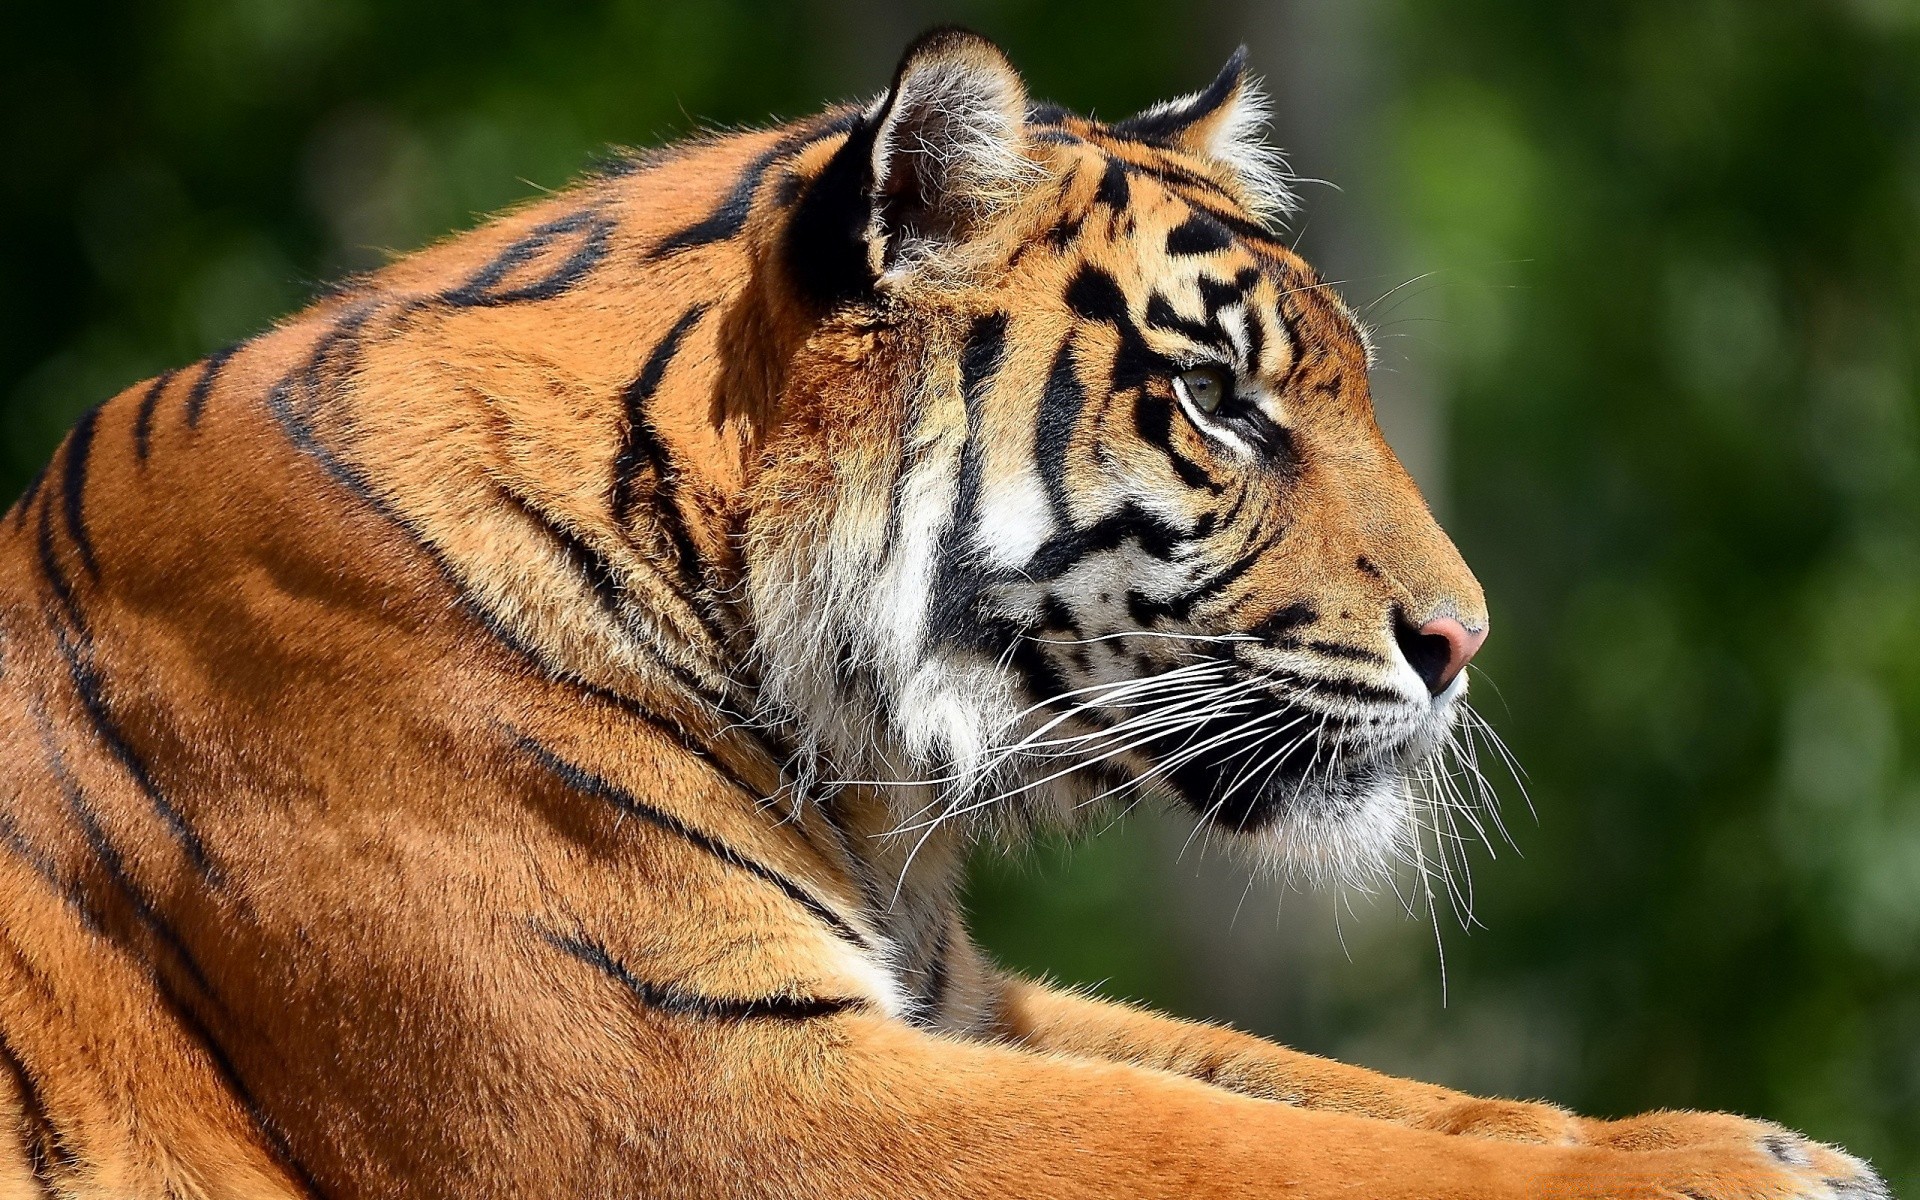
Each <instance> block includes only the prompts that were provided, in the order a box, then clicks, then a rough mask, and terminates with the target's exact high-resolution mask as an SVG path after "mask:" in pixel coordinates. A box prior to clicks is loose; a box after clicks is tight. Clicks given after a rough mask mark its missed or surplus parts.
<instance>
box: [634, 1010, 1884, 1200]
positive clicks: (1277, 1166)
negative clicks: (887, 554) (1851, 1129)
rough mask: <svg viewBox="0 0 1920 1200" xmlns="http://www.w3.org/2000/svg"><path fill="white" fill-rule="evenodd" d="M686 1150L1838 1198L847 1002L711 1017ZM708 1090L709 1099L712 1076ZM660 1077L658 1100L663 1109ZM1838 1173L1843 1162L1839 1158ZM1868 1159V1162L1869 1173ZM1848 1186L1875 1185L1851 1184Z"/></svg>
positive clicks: (832, 1162)
mask: <svg viewBox="0 0 1920 1200" xmlns="http://www.w3.org/2000/svg"><path fill="white" fill-rule="evenodd" d="M698 1040H699V1041H700V1042H703V1043H705V1050H704V1052H701V1053H697V1054H693V1055H690V1056H686V1057H683V1058H682V1061H683V1062H687V1063H689V1064H690V1065H693V1064H695V1063H696V1062H697V1064H698V1065H699V1066H700V1068H701V1069H700V1071H699V1075H700V1082H699V1083H698V1084H697V1085H694V1086H693V1087H692V1088H691V1089H690V1093H689V1095H687V1096H682V1097H680V1098H678V1099H676V1100H675V1101H674V1104H675V1105H676V1106H677V1108H678V1111H679V1113H680V1118H679V1119H678V1120H677V1121H676V1123H675V1125H676V1128H677V1129H678V1130H679V1134H678V1138H677V1140H679V1141H680V1142H682V1143H683V1149H682V1151H681V1152H679V1153H674V1154H671V1155H669V1156H668V1157H667V1158H666V1159H664V1160H662V1159H657V1158H656V1159H655V1160H654V1164H655V1167H656V1169H658V1170H659V1171H660V1172H661V1173H660V1174H659V1175H658V1176H656V1177H654V1178H652V1179H649V1180H639V1181H636V1182H639V1183H641V1184H643V1190H644V1191H645V1192H646V1193H647V1194H650V1195H651V1194H667V1195H689V1196H691V1195H701V1196H728V1197H747V1196H752V1197H776V1196H777V1197H788V1196H797V1195H805V1196H820V1197H852V1196H860V1197H873V1198H876V1200H907V1198H909V1197H915V1198H917V1197H943V1198H945V1197H957V1198H969V1200H970V1198H976V1197H977V1198H980V1200H985V1198H987V1197H994V1198H996V1200H997V1198H999V1197H1006V1196H1021V1197H1040V1198H1061V1200H1064V1198H1068V1197H1096V1196H1098V1197H1114V1196H1126V1197H1141V1198H1157V1197H1165V1198H1168V1200H1171V1198H1173V1197H1209V1196H1220V1197H1228V1196H1232V1197H1246V1196H1276V1197H1277V1196H1287V1197H1291V1198H1293V1200H1320V1198H1323V1197H1324V1198H1327V1200H1331V1198H1333V1197H1342V1198H1347V1197H1353V1196H1365V1197H1368V1198H1369V1200H1413V1198H1415V1197H1420V1198H1421V1200H1523V1198H1524V1200H1536V1198H1538V1197H1544V1196H1551V1197H1555V1198H1557V1200H1602V1198H1622V1197H1668V1198H1672V1200H1677V1198H1679V1197H1693V1198H1695V1200H1815V1198H1820V1200H1838V1198H1839V1197H1857V1196H1865V1195H1868V1194H1870V1193H1868V1192H1865V1191H1860V1190H1854V1191H1851V1192H1849V1191H1846V1190H1844V1188H1840V1187H1836V1186H1835V1184H1834V1183H1833V1182H1831V1181H1830V1179H1829V1175H1828V1174H1827V1172H1829V1171H1830V1170H1832V1167H1831V1166H1830V1165H1829V1164H1826V1163H1821V1164H1817V1165H1799V1164H1795V1163H1792V1162H1785V1161H1782V1160H1781V1159H1780V1158H1779V1157H1778V1156H1775V1155H1772V1154H1770V1153H1768V1152H1767V1150H1766V1149H1765V1148H1764V1147H1758V1146H1747V1145H1734V1144H1728V1145H1718V1146H1703V1147H1696V1148H1689V1149H1684V1150H1650V1151H1624V1150H1616V1149H1609V1148H1604V1147H1591V1146H1548V1145H1539V1144H1526V1143H1517V1142H1503V1141H1497V1140H1492V1139H1484V1138H1470V1137H1457V1136H1449V1135H1446V1134H1442V1133H1437V1132H1433V1131H1431V1130H1424V1129H1417V1128H1411V1127H1409V1126H1406V1125H1402V1124H1396V1123H1393V1122H1388V1121H1379V1120H1373V1119H1369V1118H1364V1117H1357V1116H1351V1115H1347V1114H1344V1113H1333V1112H1316V1111H1312V1110H1309V1109H1304V1108H1299V1107H1294V1106H1290V1105H1285V1104H1280V1103H1276V1102H1273V1101H1268V1100H1259V1099H1255V1098H1252V1097H1249V1096H1243V1095H1238V1094H1235V1093H1233V1092H1230V1091H1227V1090H1225V1089H1222V1088H1218V1087H1212V1086H1208V1085H1206V1084H1203V1083H1200V1082H1198V1081H1196V1080H1192V1079H1185V1078H1181V1077H1178V1076H1175V1075H1172V1074H1169V1073H1167V1072H1164V1071H1157V1070H1150V1069H1143V1068H1140V1067H1135V1066H1130V1065H1125V1064H1119V1063H1112V1062H1102V1061H1096V1060H1092V1059H1085V1058H1076V1057H1070V1056H1065V1055H1059V1054H1044V1055H1043V1054H1034V1053H1030V1052H1026V1051H1023V1050H1019V1049H1015V1048H1011V1047H1007V1046H1003V1045H991V1044H977V1043H968V1042H961V1041H957V1040H953V1039H947V1038H940V1037H934V1036H930V1035H927V1034H923V1033H921V1032H919V1031H917V1030H914V1029H912V1028H910V1027H907V1026H904V1025H902V1024H900V1023H899V1022H897V1021H889V1020H884V1019H881V1018H879V1017H876V1016H873V1015H869V1014H858V1013H855V1014H846V1015H842V1016H837V1017H833V1018H828V1019H822V1020H815V1021H808V1022H792V1023H787V1022H774V1021H759V1022H741V1023H736V1024H734V1025H732V1026H729V1027H727V1028H725V1029H716V1030H713V1031H711V1032H710V1033H703V1034H700V1035H698ZM695 1096H697V1099H695V1098H694V1097H695ZM659 1101H660V1098H658V1097H655V1098H653V1103H652V1104H651V1106H650V1108H651V1109H652V1110H653V1111H655V1112H658V1111H659ZM1838 1178H1839V1177H1837V1176H1835V1177H1833V1179H1836V1180H1837V1179H1838ZM1849 1178H1851V1177H1849ZM1846 1186H1849V1187H1851V1186H1855V1185H1853V1184H1852V1183H1848V1184H1847V1185H1846Z"/></svg>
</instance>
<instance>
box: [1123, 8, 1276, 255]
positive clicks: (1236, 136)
mask: <svg viewBox="0 0 1920 1200" xmlns="http://www.w3.org/2000/svg"><path fill="white" fill-rule="evenodd" d="M1266 126H1267V101H1266V95H1265V93H1264V92H1263V91H1262V90H1261V88H1260V81H1259V80H1258V79H1256V78H1254V77H1253V76H1252V75H1250V74H1248V73H1247V48H1246V47H1245V46H1242V47H1240V48H1239V49H1237V50H1235V51H1234V52H1233V56H1232V57H1231V58H1229V59H1227V65H1226V66H1224V67H1222V68H1220V73H1219V74H1218V75H1215V76H1214V77H1213V82H1212V83H1209V84H1208V85H1207V86H1206V87H1204V88H1202V89H1200V90H1199V91H1197V92H1192V93H1190V94H1188V95H1185V96H1181V97H1178V98H1176V99H1173V100H1167V101H1164V102H1162V103H1160V104H1156V105H1154V106H1153V107H1152V108H1149V109H1148V110H1147V111H1145V112H1143V113H1140V114H1138V115H1136V116H1131V117H1128V118H1127V119H1126V120H1124V121H1119V122H1116V123H1115V124H1114V125H1113V127H1112V128H1113V131H1114V132H1115V133H1118V134H1120V135H1122V136H1123V137H1130V138H1135V139H1137V140H1139V141H1143V142H1148V143H1151V144H1153V145H1156V146H1165V147H1168V148H1169V149H1173V150H1179V151H1181V152H1182V153H1186V154H1191V155H1193V156H1195V157H1196V158H1204V159H1208V160H1210V161H1212V162H1214V163H1217V164H1218V165H1220V166H1222V167H1225V168H1226V169H1227V170H1228V171H1229V172H1231V173H1232V174H1233V177H1234V178H1235V179H1236V180H1237V181H1238V182H1239V183H1240V185H1241V187H1242V189H1244V191H1245V192H1246V199H1247V203H1248V205H1249V207H1251V208H1252V209H1253V210H1254V211H1255V212H1258V213H1260V214H1261V215H1262V216H1269V217H1278V216H1284V215H1286V214H1287V213H1290V212H1292V211H1294V209H1295V208H1296V207H1297V206H1298V204H1297V201H1296V200H1295V198H1294V194H1293V186H1292V182H1293V176H1292V173H1291V172H1290V171H1288V169H1287V160H1286V158H1285V157H1284V156H1283V155H1282V154H1281V153H1280V152H1279V151H1278V150H1276V149H1275V148H1274V147H1272V146H1270V145H1268V144H1267V141H1266V137H1265V134H1266Z"/></svg>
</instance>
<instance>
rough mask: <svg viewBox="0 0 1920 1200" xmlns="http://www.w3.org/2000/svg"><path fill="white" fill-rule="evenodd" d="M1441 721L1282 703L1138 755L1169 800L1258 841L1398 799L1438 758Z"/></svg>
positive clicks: (1155, 743) (1158, 743) (1159, 742)
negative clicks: (1273, 830)
mask: <svg viewBox="0 0 1920 1200" xmlns="http://www.w3.org/2000/svg"><path fill="white" fill-rule="evenodd" d="M1438 721H1444V718H1439V719H1438ZM1438 721H1436V720H1435V719H1434V718H1428V719H1427V720H1424V721H1413V722H1407V721H1405V720H1394V719H1391V718H1381V717H1371V718H1369V717H1364V716H1358V717H1357V716H1354V715H1350V714H1335V713H1331V712H1323V711H1319V710H1317V709H1314V708H1308V707H1303V706H1297V705H1292V704H1286V703H1284V702H1282V703H1275V704H1274V705H1272V706H1270V707H1267V708H1264V709H1263V710H1259V711H1255V712H1252V713H1240V714H1235V715H1232V716H1226V717H1219V718H1215V719H1213V720H1210V721H1207V722H1204V723H1202V724H1199V725H1196V726H1193V727H1191V728H1188V729H1182V730H1180V731H1178V732H1177V733H1173V734H1167V735H1163V736H1160V737H1157V738H1155V739H1153V740H1152V741H1151V742H1150V744H1148V745H1147V746H1144V747H1142V754H1143V757H1146V758H1148V759H1151V760H1152V761H1153V762H1154V763H1155V764H1156V765H1155V768H1154V770H1155V771H1156V773H1157V774H1158V775H1159V777H1160V778H1161V780H1162V781H1163V785H1164V787H1165V788H1166V790H1167V791H1169V792H1171V793H1172V794H1173V796H1174V797H1175V798H1177V799H1178V800H1179V801H1180V802H1181V803H1182V804H1184V805H1186V806H1187V807H1188V808H1190V809H1191V810H1192V811H1193V812H1194V813H1195V814H1196V815H1197V816H1199V817H1200V818H1201V819H1202V820H1203V821H1204V822H1206V823H1208V824H1210V825H1213V826H1214V827H1216V828H1221V829H1225V830H1228V831H1231V832H1234V833H1243V834H1256V833H1260V832H1262V831H1264V830H1267V829H1269V828H1270V827H1272V826H1274V825H1275V824H1277V823H1280V822H1282V821H1283V820H1284V821H1286V822H1287V823H1292V824H1301V823H1309V824H1313V825H1317V826H1327V825H1334V824H1337V823H1339V822H1340V821H1341V820H1342V819H1343V818H1346V817H1348V816H1351V815H1354V814H1356V813H1357V812H1358V811H1359V809H1360V808H1361V807H1362V806H1364V805H1366V804H1368V803H1370V802H1373V801H1375V800H1376V799H1377V798H1378V797H1379V796H1380V795H1382V794H1383V793H1397V792H1399V791H1400V790H1401V789H1402V784H1403V781H1404V780H1405V779H1406V777H1407V776H1408V775H1409V774H1410V773H1411V772H1413V771H1415V770H1417V769H1418V768H1419V767H1420V765H1421V764H1422V763H1424V762H1426V761H1427V760H1428V759H1429V758H1430V757H1432V756H1433V754H1434V753H1435V752H1436V748H1437V742H1438V737H1439V734H1438V731H1437V730H1436V729H1435V728H1433V726H1434V725H1435V724H1437V723H1438Z"/></svg>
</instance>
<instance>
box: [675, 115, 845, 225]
mask: <svg viewBox="0 0 1920 1200" xmlns="http://www.w3.org/2000/svg"><path fill="white" fill-rule="evenodd" d="M859 123H860V113H859V111H858V110H851V111H848V112H844V113H840V114H839V115H837V116H834V117H830V118H827V119H825V120H822V121H815V122H810V123H808V124H807V125H805V126H803V127H801V128H799V129H796V130H794V131H793V132H792V133H789V134H787V135H786V136H785V137H783V138H781V139H780V140H779V141H777V142H775V143H774V144H773V145H772V146H771V147H769V148H767V149H766V150H763V151H761V152H760V153H759V154H757V155H755V156H754V157H753V159H752V160H751V161H750V162H748V163H747V165H746V167H745V169H743V170H742V171H741V172H740V174H739V176H738V177H737V178H736V179H735V180H734V182H733V186H732V187H731V188H729V189H728V190H727V194H726V195H725V196H723V197H722V198H721V200H720V203H719V204H718V205H717V206H715V208H714V210H713V211H712V212H710V213H708V214H707V215H706V216H704V217H702V218H701V219H700V220H698V221H695V222H694V223H693V224H691V225H688V226H686V227H685V228H682V229H679V230H676V231H675V232H673V233H670V234H668V235H667V236H665V237H663V238H661V239H660V241H659V244H657V245H655V246H654V248H653V249H652V250H651V251H649V252H648V253H647V257H648V258H650V259H661V258H666V257H668V256H669V255H674V254H678V253H679V252H680V251H682V250H692V249H694V248H696V247H699V246H706V245H710V244H712V243H714V242H724V241H728V240H730V239H732V238H734V237H737V236H739V233H740V231H741V230H742V229H744V228H746V224H747V217H748V216H750V215H751V214H752V212H753V198H754V196H755V195H756V194H757V193H758V192H759V191H760V182H761V180H763V179H765V178H766V174H767V171H768V170H770V169H771V168H772V167H773V165H774V164H775V163H777V162H779V161H780V160H781V159H783V158H786V157H788V156H789V155H792V154H797V153H798V152H799V151H801V150H802V149H804V148H806V147H807V146H808V145H810V144H811V143H813V142H817V141H820V140H822V139H824V138H827V137H831V136H832V135H834V134H836V133H845V132H847V131H848V130H850V129H852V128H853V127H854V126H855V125H857V124H859Z"/></svg>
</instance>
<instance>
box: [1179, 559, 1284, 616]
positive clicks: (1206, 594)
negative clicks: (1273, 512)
mask: <svg viewBox="0 0 1920 1200" xmlns="http://www.w3.org/2000/svg"><path fill="white" fill-rule="evenodd" d="M1266 552H1267V547H1266V546H1264V545H1262V546H1255V547H1254V548H1253V549H1251V550H1249V551H1247V552H1246V553H1245V554H1242V555H1241V556H1240V557H1239V558H1236V559H1234V560H1233V561H1232V562H1230V563H1228V564H1227V565H1226V566H1224V567H1222V568H1220V569H1219V570H1218V571H1215V572H1214V573H1213V574H1212V575H1209V576H1208V577H1207V578H1205V579H1203V580H1201V581H1200V582H1199V583H1198V584H1196V585H1195V586H1194V588H1193V590H1192V591H1190V592H1188V593H1187V595H1186V603H1187V604H1188V606H1189V607H1191V606H1192V605H1195V604H1198V603H1200V602H1201V601H1202V600H1208V599H1211V598H1212V597H1214V596H1217V595H1219V594H1220V593H1221V592H1223V591H1225V590H1226V589H1227V588H1229V587H1231V586H1232V585H1233V583H1234V581H1235V580H1237V579H1239V578H1240V577H1241V576H1242V575H1245V574H1246V573H1247V572H1248V571H1251V570H1252V569H1253V567H1254V564H1255V563H1257V562H1259V561H1260V560H1261V558H1263V557H1264V556H1265V555H1266Z"/></svg>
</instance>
